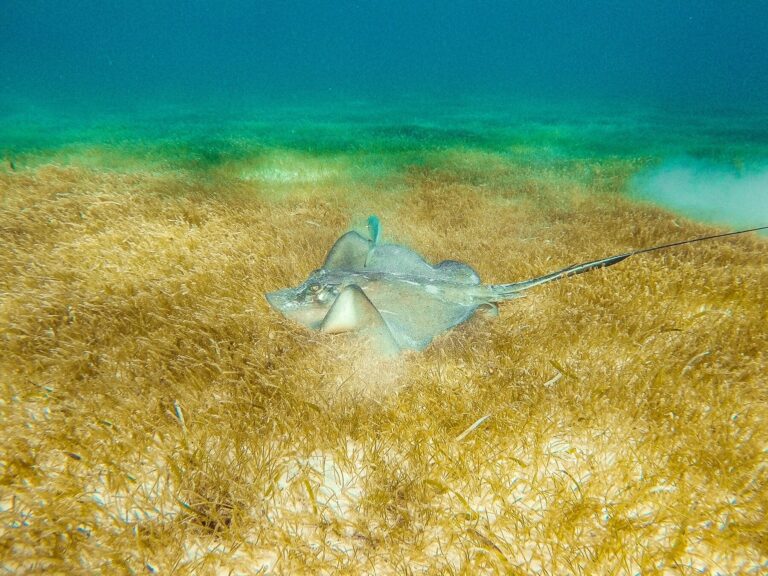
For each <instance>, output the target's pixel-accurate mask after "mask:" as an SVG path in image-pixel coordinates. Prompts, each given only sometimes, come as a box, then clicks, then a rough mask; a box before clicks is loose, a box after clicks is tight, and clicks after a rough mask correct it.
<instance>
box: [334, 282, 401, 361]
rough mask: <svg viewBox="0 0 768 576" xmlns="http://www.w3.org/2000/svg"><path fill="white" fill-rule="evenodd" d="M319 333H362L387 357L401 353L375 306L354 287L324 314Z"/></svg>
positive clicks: (343, 293)
mask: <svg viewBox="0 0 768 576" xmlns="http://www.w3.org/2000/svg"><path fill="white" fill-rule="evenodd" d="M320 330H321V331H323V332H328V333H331V334H336V333H339V332H350V331H355V332H360V333H361V334H362V335H363V336H365V337H367V338H369V339H370V340H371V341H372V342H373V343H374V344H375V345H376V346H377V348H378V349H379V350H380V351H381V352H383V353H384V354H386V355H394V354H397V353H398V352H400V347H399V346H398V344H397V342H396V341H395V338H394V336H392V332H391V331H390V329H389V327H388V326H387V324H386V322H384V319H383V318H382V317H381V314H380V313H379V311H378V310H377V309H376V306H374V305H373V303H372V302H371V301H370V300H369V299H368V297H367V296H366V295H365V293H364V292H363V291H362V289H361V288H360V287H359V286H357V285H355V284H351V285H350V286H347V287H346V288H344V290H342V292H341V294H339V296H338V297H337V298H336V301H335V302H334V303H333V305H332V306H331V309H330V310H328V314H326V315H325V319H323V323H322V324H321V325H320Z"/></svg>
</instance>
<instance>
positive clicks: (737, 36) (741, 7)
mask: <svg viewBox="0 0 768 576" xmlns="http://www.w3.org/2000/svg"><path fill="white" fill-rule="evenodd" d="M0 53H2V55H3V67H2V70H1V71H0V156H1V157H2V158H3V159H4V162H3V169H17V170H21V169H25V168H34V167H35V166H38V165H40V164H44V163H50V162H55V163H65V164H66V163H72V164H79V165H88V166H90V167H95V168H106V169H120V170H124V169H165V170H186V171H190V172H192V173H196V174H200V175H201V176H205V177H212V178H224V177H227V178H246V179H247V178H254V177H257V178H265V177H266V178H267V179H270V178H271V179H272V180H274V181H281V179H282V181H284V182H291V181H296V180H297V179H298V180H301V179H305V180H306V179H312V178H315V177H319V176H323V175H326V176H327V175H328V174H335V173H337V172H338V171H339V170H340V169H341V168H340V167H342V166H343V168H344V173H345V175H346V176H347V177H349V178H350V179H352V180H354V179H355V178H357V179H362V180H366V179H373V180H377V181H383V182H384V183H386V182H388V179H389V178H394V180H393V182H392V183H393V185H396V179H397V178H396V176H397V174H399V173H401V172H402V170H403V168H404V167H407V166H413V165H421V166H431V165H436V166H441V165H444V164H445V163H448V162H451V158H452V157H451V156H450V154H447V153H451V152H458V153H467V152H472V153H480V154H482V155H484V156H482V157H483V158H486V159H487V158H495V159H497V160H499V161H502V162H508V163H511V165H513V166H514V165H525V166H528V167H536V166H540V167H543V168H547V169H553V168H554V169H557V170H563V171H565V172H567V173H568V174H570V175H572V176H574V177H579V174H581V173H589V172H595V170H596V169H597V168H599V167H603V168H605V167H606V166H609V165H610V166H611V167H613V169H617V168H616V167H617V166H621V173H622V177H621V183H620V184H617V187H619V188H621V190H622V191H624V192H626V193H628V194H635V195H637V196H638V197H642V198H645V199H651V200H653V201H657V202H661V203H663V204H665V205H667V206H670V207H672V208H674V209H676V210H679V211H681V212H684V213H686V214H688V215H690V216H693V217H696V218H704V219H709V220H712V221H715V222H721V223H723V224H726V225H732V226H743V225H751V224H761V223H765V222H768V208H766V205H765V204H766V203H765V200H764V198H765V197H766V194H768V192H766V191H765V183H766V180H768V178H766V176H765V175H766V174H768V172H766V170H767V169H766V166H768V4H765V3H764V2H752V1H746V2H738V3H736V2H723V1H698V2H684V3H646V2H634V1H632V2H629V1H624V2H581V1H579V2H569V3H562V2H554V1H540V2H532V1H523V2H514V3H503V2H470V1H469V0H466V1H464V0H451V1H446V2H439V3H438V2H405V1H392V2H378V1H373V0H369V1H361V2H312V3H306V2H291V1H288V2H256V3H254V2H245V1H243V0H222V1H221V2H216V3H207V2H200V1H193V2H188V3H184V4H183V5H181V4H178V3H171V2H163V1H161V2H144V1H138V2H131V3H115V4H111V5H107V4H105V3H101V2H95V1H70V2H60V1H58V0H52V1H45V2H43V1H31V2H16V1H14V2H11V3H9V4H8V5H7V6H6V7H5V8H4V15H3V18H2V21H1V22H0ZM475 157H479V156H477V155H476V156H475ZM453 158H455V155H454V156H453ZM482 169H483V166H482V163H481V164H480V165H478V166H477V170H478V171H482ZM628 173H629V174H630V176H633V177H630V178H627V177H626V175H627V174H628ZM265 174H266V176H265Z"/></svg>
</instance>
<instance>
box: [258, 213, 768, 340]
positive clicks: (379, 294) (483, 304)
mask: <svg viewBox="0 0 768 576" xmlns="http://www.w3.org/2000/svg"><path fill="white" fill-rule="evenodd" d="M767 228H768V226H762V227H759V228H750V229H749V230H739V231H737V232H725V233H721V234H714V235H709V236H703V237H698V238H693V239H688V240H681V241H678V242H672V243H670V244H662V245H659V246H653V247H651V248H641V249H639V250H633V251H631V252H625V253H623V254H617V255H615V256H609V257H608V258H602V259H600V260H592V261H589V262H583V263H581V264H574V265H572V266H568V267H566V268H562V269H560V270H556V271H555V272H550V273H548V274H544V275H543V276H537V277H535V278H531V279H529V280H523V281H521V282H513V283H511V284H482V283H481V282H480V277H479V276H478V275H477V273H476V272H475V271H474V270H473V269H472V268H471V267H470V266H469V265H467V264H464V263H462V262H457V261H455V260H444V261H442V262H440V263H439V264H436V265H431V264H429V263H428V262H427V261H426V260H424V258H422V257H421V256H420V255H419V254H417V253H416V252H414V251H413V250H411V249H409V248H406V247H405V246H402V245H400V244H385V243H382V242H381V225H380V223H379V219H378V218H377V217H375V216H371V217H370V218H369V219H368V231H369V238H366V237H364V236H362V235H361V234H358V233H357V232H354V231H353V232H347V233H346V234H344V235H343V236H341V237H340V238H339V239H338V240H337V241H336V243H335V244H334V245H333V247H332V248H331V250H330V252H328V255H327V256H326V258H325V262H324V263H323V266H322V268H320V269H319V270H315V271H314V272H312V273H311V274H310V275H309V278H307V280H306V281H305V282H303V283H302V284H300V285H299V286H297V287H295V288H285V289H283V290H277V291H275V292H270V293H268V294H267V295H266V297H267V300H268V302H269V303H270V304H271V305H272V307H273V308H275V309H276V310H278V311H279V312H280V313H282V314H283V315H284V316H285V317H286V318H288V319H290V320H293V321H296V322H299V323H301V324H303V325H305V326H307V327H309V328H312V329H315V330H320V331H322V332H328V333H338V332H349V331H355V332H357V333H358V334H360V335H361V336H364V337H365V338H367V339H369V340H372V341H373V342H375V343H376V344H377V345H378V346H379V349H380V350H381V351H382V352H384V353H385V354H396V353H398V352H400V351H401V350H407V349H412V350H422V349H424V348H425V347H426V346H427V345H428V344H429V343H430V342H431V341H432V339H433V338H434V337H435V336H437V335H438V334H441V333H442V332H445V331H447V330H450V329H451V328H453V327H455V326H457V325H458V324H461V323H462V322H464V321H466V320H468V319H469V318H471V317H472V316H473V315H474V314H475V313H476V312H478V311H482V312H485V313H487V314H490V315H494V316H495V315H497V314H498V308H497V303H499V302H504V301H506V300H512V299H514V298H518V297H520V296H522V295H523V293H524V292H525V291H526V290H529V289H531V288H534V287H536V286H541V285H542V284H546V283H548V282H552V281H555V280H561V279H563V278H568V277H570V276H575V275H577V274H583V273H584V272H589V271H590V270H595V269H598V268H605V267H607V266H613V265H614V264H618V263H619V262H622V261H623V260H626V259H627V258H629V257H631V256H636V255H638V254H643V253H645V252H653V251H655V250H662V249H665V248H672V247H673V246H681V245H683V244H690V243H693V242H701V241H703V240H711V239H714V238H722V237H724V236H733V235H736V234H744V233H746V232H753V231H755V230H764V229H767Z"/></svg>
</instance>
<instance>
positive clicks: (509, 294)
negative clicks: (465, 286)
mask: <svg viewBox="0 0 768 576" xmlns="http://www.w3.org/2000/svg"><path fill="white" fill-rule="evenodd" d="M766 229H768V226H760V227H758V228H750V229H749V230H739V231H737V232H724V233H722V234H713V235H711V236H702V237H700V238H692V239H690V240H681V241H679V242H672V243H670V244H662V245H661V246H652V247H651V248H641V249H640V250H633V251H632V252H626V253H624V254H617V255H616V256H609V257H608V258H603V259H602V260H592V261H591V262H584V263H582V264H574V265H573V266H568V267H567V268H563V269H562V270H557V271H556V272H550V273H549V274H545V275H544V276H538V277H537V278H531V279H530V280H523V281H522V282H514V283H512V284H495V285H492V286H491V290H492V292H493V294H494V297H495V298H496V299H498V300H510V299H512V298H518V297H519V296H522V294H521V293H522V292H524V291H525V290H528V289H529V288H533V287H534V286H540V285H541V284H546V283H547V282H552V281H554V280H561V279H562V278H568V277H569V276H576V274H583V273H584V272H589V271H590V270H595V269H596V268H605V267H606V266H613V265H614V264H618V263H619V262H621V261H622V260H626V259H627V258H629V257H630V256H635V255H636V254H642V253H643V252H653V251H654V250H662V249H664V248H672V247H673V246H681V245H683V244H692V243H693V242H701V241H702V240H712V239H714V238H722V237H724V236H735V235H736V234H746V233H747V232H755V231H756V230H766Z"/></svg>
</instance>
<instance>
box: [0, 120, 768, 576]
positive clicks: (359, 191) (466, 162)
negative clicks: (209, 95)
mask: <svg viewBox="0 0 768 576" xmlns="http://www.w3.org/2000/svg"><path fill="white" fill-rule="evenodd" d="M313 110H314V109H313ZM723 114H725V113H723ZM297 119H298V120H297ZM755 125H756V124H755V122H754V118H741V117H739V116H733V115H730V116H729V115H728V114H725V116H722V115H721V116H718V115H713V116H710V117H709V119H708V121H707V122H706V123H702V121H701V120H700V119H696V121H694V120H692V119H691V118H686V117H685V116H680V115H676V114H669V115H665V114H659V113H656V112H654V113H642V112H633V113H631V114H630V113H628V112H622V113H621V114H614V115H611V114H607V113H602V112H600V113H598V112H595V113H593V114H591V115H589V116H586V117H585V116H583V115H581V116H579V115H575V114H571V113H569V112H567V111H560V112H558V113H551V112H549V113H545V112H542V111H537V110H523V111H516V112H510V111H509V110H499V109H492V110H480V111H479V112H478V111H477V110H476V109H470V108H462V109H460V110H449V111H446V112H445V113H442V114H436V113H432V114H428V113H427V112H424V111H423V110H422V111H418V110H417V111H415V112H414V111H409V112H407V113H405V112H403V111H401V110H394V111H393V110H389V109H386V110H385V109H369V108H366V107H365V106H362V105H359V106H349V107H346V108H345V111H344V113H342V112H341V111H339V110H330V111H329V110H325V109H321V110H320V111H317V110H314V111H312V110H310V109H308V108H293V109H288V108H284V109H281V110H270V109H259V110H256V111H252V112H251V113H249V114H242V113H237V114H235V113H232V114H231V115H229V116H227V115H222V114H215V115H214V114H206V113H201V114H199V115H195V114H191V113H187V112H186V111H183V110H170V111H164V112H159V111H154V112H153V113H152V114H147V115H145V116H141V117H139V118H135V117H133V118H131V120H130V122H129V121H127V120H125V119H124V118H122V117H121V116H119V115H116V116H115V115H112V116H108V115H107V116H101V117H98V118H97V119H95V120H91V121H89V122H84V121H82V119H81V118H80V117H78V116H77V115H73V116H71V117H63V118H62V117H57V118H55V119H54V118H53V117H52V116H51V115H46V114H44V113H40V115H31V114H30V113H28V112H19V111H18V110H17V111H15V112H14V111H13V110H12V109H11V112H7V114H6V121H5V122H4V123H3V126H4V128H3V130H4V134H3V141H4V142H6V143H8V144H7V146H6V148H5V151H4V152H3V153H4V155H5V156H4V161H3V165H2V168H1V169H0V246H2V248H0V422H2V434H1V435H0V518H1V519H2V520H1V522H0V567H2V569H4V570H5V571H6V572H8V573H13V572H19V573H20V572H27V573H33V572H43V571H45V572H48V573H67V574H76V573H83V574H85V573H88V574H92V573H103V574H120V573H126V574H127V573H131V574H140V573H174V574H254V573H264V574H272V573H274V574H301V573H307V574H401V573H410V574H486V573H487V574H493V573H501V574H520V575H523V574H526V575H527V574H548V575H555V574H644V575H645V574H763V573H766V571H768V537H767V536H766V535H767V534H768V513H767V511H768V426H766V422H768V398H766V388H765V385H766V380H765V374H766V372H767V369H768V331H767V330H766V328H765V327H766V322H768V252H766V239H765V237H760V236H756V235H754V234H752V235H748V236H743V237H735V238H729V239H724V240H722V241H713V242H708V243H702V244H697V245H692V246H683V247H680V248H679V249H673V250H669V251H665V252H663V253H658V254H649V255H644V256H639V257H637V258H633V259H632V260H631V261H627V262H625V263H622V264H619V265H617V266H614V267H612V268H610V269H606V270H602V271H597V272H593V273H590V274H587V275H583V276H578V277H575V278H572V279H568V280H564V281H561V282H557V283H554V284H551V285H547V286H543V287H541V288H540V289H537V290H534V291H531V292H530V293H529V295H528V296H527V297H526V298H523V299H520V300H516V301H513V302H509V303H506V304H503V305H502V306H501V313H500V316H499V317H498V318H496V319H483V318H480V317H478V318H476V319H474V320H472V321H471V322H468V323H466V324H463V325H461V326H459V327H458V328H457V329H455V330H453V331H452V332H450V333H448V334H446V335H443V336H441V337H439V338H437V339H436V340H435V341H434V342H433V343H432V344H431V345H430V346H429V347H428V348H427V349H426V350H425V351H424V352H423V353H412V352H409V353H405V354H402V355H400V356H398V357H397V358H395V359H380V358H377V357H376V356H374V355H372V354H370V353H369V352H368V351H366V350H361V349H359V347H358V346H357V345H356V343H355V341H354V339H353V338H350V337H349V336H348V335H343V334H342V335H323V334H319V333H316V332H310V331H307V330H305V329H304V328H302V327H301V326H298V325H294V324H292V323H290V322H288V321H286V320H285V319H284V318H283V317H282V316H280V315H279V314H277V313H276V312H274V311H273V310H272V309H271V308H270V307H269V305H268V303H267V302H266V300H265V298H264V294H265V293H266V292H268V291H271V290H275V289H277V288H281V287H285V286H290V285H295V284H297V283H298V282H299V281H301V280H303V279H304V278H306V276H307V275H308V273H309V272H310V271H311V270H313V269H315V268H317V267H319V266H320V264H321V263H322V261H323V258H324V256H325V253H326V251H327V250H328V248H329V247H330V246H331V245H332V243H333V241H334V240H335V239H336V238H337V237H338V236H339V235H340V234H341V233H342V232H344V231H346V230H348V229H351V228H355V227H357V228H358V229H361V230H362V229H363V227H364V225H365V218H366V217H367V216H368V215H369V214H377V215H379V216H380V218H381V219H382V221H383V222H385V223H386V226H385V237H384V241H387V240H393V241H398V242H402V243H405V244H407V245H409V246H411V247H412V248H414V249H415V250H417V251H418V252H420V253H422V254H424V255H425V256H426V257H427V258H428V259H429V260H430V261H432V262H437V261H440V260H443V259H447V258H451V259H456V260H460V261H463V262H467V263H469V264H471V265H472V266H473V267H474V268H475V269H476V270H477V271H478V272H479V274H480V276H481V278H482V279H483V281H484V282H488V283H502V282H512V281H515V280H518V279H525V278H530V277H533V276H536V275H539V274H542V273H545V272H548V271H551V270H555V269H558V268H561V267H564V266H567V265H569V264H573V263H576V262H582V261H586V260H590V259H595V258H600V257H604V256H608V255H611V254H616V253H620V252H624V251H628V250H630V249H634V248H641V247H644V246H651V245H654V244H659V243H664V242H672V241H676V240H680V239H685V238H690V237H695V236H698V235H702V234H705V233H713V232H717V231H718V230H721V229H723V228H722V226H723V225H722V224H721V225H720V226H721V227H718V226H717V225H716V224H713V223H705V222H702V221H700V220H695V219H691V218H689V217H686V216H684V215H681V214H678V213H673V212H671V211H669V210H668V209H665V208H664V207H661V206H659V205H657V204H652V203H650V202H648V201H646V200H643V199H638V198H637V197H635V196H633V195H632V194H629V193H628V190H630V189H631V188H632V182H633V179H634V178H636V177H637V175H638V174H640V173H642V171H643V170H646V169H653V168H654V167H658V166H659V165H660V164H662V163H663V161H664V159H666V158H669V157H677V156H680V157H682V156H686V157H691V156H693V157H695V158H700V159H704V160H706V161H712V162H720V163H722V162H731V163H732V164H733V163H735V164H734V165H736V164H738V162H745V163H749V162H750V161H751V160H752V159H754V158H765V157H766V153H767V152H768V137H766V135H765V134H755V133H754V128H753V127H754V126H755ZM52 126H53V127H54V128H55V130H53V129H51V127H52ZM725 126H727V127H728V129H725V128H724V127H725ZM740 127H741V128H740ZM44 128H45V129H44ZM740 130H741V131H740ZM750 130H751V131H750ZM749 135H751V140H750V138H748V136H749ZM734 159H736V160H734ZM759 224H761V223H760V222H758V223H756V225H759ZM730 227H731V228H734V227H735V226H730Z"/></svg>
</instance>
